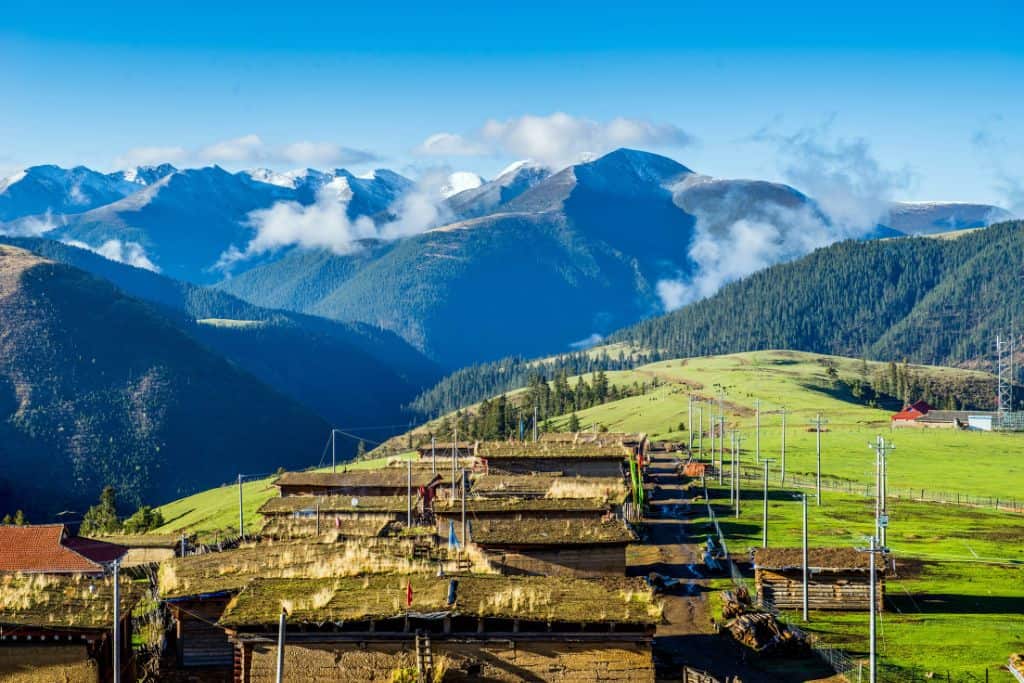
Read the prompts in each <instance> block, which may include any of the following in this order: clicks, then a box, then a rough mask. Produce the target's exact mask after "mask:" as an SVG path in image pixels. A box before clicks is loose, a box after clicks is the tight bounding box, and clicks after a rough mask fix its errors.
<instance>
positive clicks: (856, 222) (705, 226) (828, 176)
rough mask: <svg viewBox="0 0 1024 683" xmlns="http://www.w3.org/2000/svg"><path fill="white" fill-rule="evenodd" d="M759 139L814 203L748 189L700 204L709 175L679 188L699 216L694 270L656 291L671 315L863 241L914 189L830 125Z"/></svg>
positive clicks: (679, 196) (901, 173)
mask: <svg viewBox="0 0 1024 683" xmlns="http://www.w3.org/2000/svg"><path fill="white" fill-rule="evenodd" d="M755 139H756V140H759V141H762V142H769V143H772V144H775V145H776V146H777V147H778V154H779V158H780V160H781V164H782V172H783V174H784V175H785V176H786V178H787V179H788V180H789V181H790V182H791V183H792V184H793V185H795V186H796V187H798V188H799V189H800V190H802V191H804V192H806V193H807V194H808V195H809V196H810V197H811V198H812V202H813V203H796V202H793V201H784V198H785V195H784V194H780V195H779V200H777V201H776V200H772V199H771V195H770V194H769V195H763V196H761V197H760V198H758V197H757V196H756V195H751V194H749V193H750V192H752V190H750V189H747V190H742V185H739V184H737V185H736V186H735V188H733V189H730V190H729V191H726V192H725V193H724V194H722V195H721V196H717V195H714V194H712V195H711V196H712V197H715V200H714V201H706V200H705V201H700V199H699V197H700V195H699V194H695V195H694V196H690V191H691V190H699V189H700V186H701V184H703V183H713V182H717V181H713V180H711V179H708V178H701V177H699V176H691V177H690V178H687V179H686V180H684V181H682V182H681V183H680V184H679V185H677V186H676V187H675V188H674V191H675V199H676V203H677V204H679V205H680V206H681V207H683V208H684V209H686V210H687V211H688V212H689V213H691V214H692V215H694V216H695V217H696V219H697V222H696V225H695V230H694V237H693V241H692V242H691V243H690V247H689V254H688V255H689V258H690V261H691V262H692V263H693V264H694V271H693V272H692V273H689V274H687V275H685V276H680V277H678V278H669V279H664V280H661V281H660V282H658V283H657V284H656V291H657V293H658V296H659V298H660V299H661V302H662V305H663V306H664V307H665V309H666V310H674V309H676V308H679V307H681V306H684V305H686V304H689V303H692V302H694V301H699V300H700V299H703V298H706V297H708V296H711V295H712V294H714V293H715V292H717V291H718V290H719V289H720V288H721V287H722V285H724V284H727V283H729V282H732V281H734V280H738V279H740V278H743V277H746V276H747V275H750V274H751V273H754V272H756V271H758V270H761V269H763V268H766V267H768V266H770V265H773V264H775V263H780V262H783V261H788V260H792V259H794V258H798V257H800V256H803V255H804V254H807V253H808V252H810V251H812V250H814V249H817V248H819V247H823V246H826V245H828V244H831V243H833V242H836V241H839V240H844V239H850V238H855V237H861V236H863V235H865V234H867V233H869V232H870V231H871V230H873V229H874V228H875V226H876V225H878V223H879V222H880V221H881V220H882V219H883V218H884V217H885V216H886V215H887V212H888V210H889V206H890V204H891V202H892V199H893V194H894V192H895V191H897V190H900V189H905V188H907V187H908V186H909V184H910V182H911V179H912V174H911V172H910V171H909V170H907V169H897V170H893V169H887V168H885V167H883V166H882V164H881V163H880V162H879V161H878V160H877V159H876V158H875V157H874V156H873V155H872V153H871V149H870V146H869V145H868V143H867V142H866V141H864V140H863V139H860V138H858V139H854V140H844V139H833V138H832V137H831V136H830V135H829V131H828V125H827V124H826V125H825V126H822V127H819V128H814V129H804V130H801V131H798V132H797V133H795V134H793V135H788V136H785V135H778V134H768V133H765V132H763V131H762V132H761V133H759V134H757V135H756V136H755Z"/></svg>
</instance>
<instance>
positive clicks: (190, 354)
mask: <svg viewBox="0 0 1024 683" xmlns="http://www.w3.org/2000/svg"><path fill="white" fill-rule="evenodd" d="M327 430H328V425H327V423H326V422H325V421H324V420H323V419H322V418H320V417H318V416H317V415H316V414H314V413H313V412H312V411H310V410H308V409H307V408H304V407H303V406H301V405H299V404H298V403H296V402H295V401H293V400H291V399H289V398H287V397H285V396H283V395H282V394H279V393H277V392H276V391H274V390H273V389H271V388H270V387H269V386H267V385H266V384H264V383H263V382H261V381H259V380H258V379H256V378H255V377H253V376H252V375H251V374H248V373H246V372H244V371H242V370H240V369H239V368H238V367H237V366H235V365H234V364H232V363H230V362H228V361H226V360H224V359H223V358H222V357H221V356H219V355H216V354H215V353H213V352H211V351H210V350H209V349H208V348H207V347H205V346H204V345H202V344H200V343H199V342H197V341H196V340H195V339H194V338H193V337H191V336H189V335H187V334H185V333H184V332H182V331H181V329H180V327H179V326H178V323H177V321H174V320H172V319H171V318H169V317H168V316H166V315H164V314H163V313H161V312H160V310H158V309H157V308H155V307H153V306H151V305H149V304H146V303H144V302H141V301H139V300H137V299H133V298H131V297H128V296H126V295H124V294H123V293H122V292H121V291H119V290H118V289H116V288H115V287H113V286H112V285H111V284H109V283H107V282H105V281H103V280H100V279H97V278H95V277H93V276H91V275H89V274H87V273H85V272H83V271H81V270H78V269H76V268H72V267H69V266H65V265H62V264H57V263H54V262H52V261H46V260H44V259H42V258H40V257H38V256H35V255H33V254H31V253H29V252H27V251H24V250H21V249H16V248H12V247H9V246H3V245H0V461H2V462H3V463H4V467H3V468H2V469H0V499H2V500H3V501H4V506H5V507H7V508H9V509H10V510H14V509H16V508H24V509H25V510H26V511H27V512H29V514H30V517H29V518H30V519H33V521H36V520H41V519H45V518H46V517H48V516H49V515H50V514H53V513H55V512H57V511H61V510H72V511H78V512H81V511H83V510H84V506H85V505H86V504H87V503H90V502H93V501H94V500H95V499H96V497H97V496H98V494H99V491H100V489H101V488H102V487H103V486H104V485H105V484H108V483H109V484H113V485H114V486H115V487H116V488H117V489H118V491H119V498H120V499H121V500H123V501H125V502H126V503H128V504H139V503H142V502H144V501H145V502H150V503H152V502H160V501H163V500H167V499H170V498H174V497H175V496H179V495H182V494H183V493H187V492H191V491H195V490H197V489H199V488H201V487H204V486H209V485H210V483H211V482H222V481H228V480H231V479H233V478H234V476H235V474H236V473H237V472H239V471H240V470H241V471H245V472H252V471H272V470H274V469H276V468H277V467H279V466H285V467H288V466H295V465H297V464H299V463H303V462H307V461H308V460H309V459H310V457H311V455H312V454H314V453H319V452H320V450H321V448H322V444H323V438H324V434H326V433H327Z"/></svg>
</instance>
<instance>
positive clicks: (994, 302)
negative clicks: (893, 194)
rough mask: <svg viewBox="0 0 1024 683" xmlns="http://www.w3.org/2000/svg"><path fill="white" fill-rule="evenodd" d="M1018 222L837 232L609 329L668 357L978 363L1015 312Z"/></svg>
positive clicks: (1023, 305) (1022, 260)
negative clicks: (939, 231)
mask: <svg viewBox="0 0 1024 683" xmlns="http://www.w3.org/2000/svg"><path fill="white" fill-rule="evenodd" d="M1022 264H1024V222H1020V221H1016V222H1008V223H1000V224H998V225H995V226H992V227H990V228H987V229H984V230H978V231H974V232H970V233H964V234H960V235H959V236H957V237H956V238H955V239H954V238H946V239H941V238H940V239H936V238H927V237H915V238H905V239H896V240H882V241H874V242H843V243H841V244H836V245H833V246H831V247H826V248H824V249H819V250H817V251H815V252H814V253H812V254H810V255H808V256H806V257H804V258H802V259H799V260H797V261H794V262H792V263H786V264H780V265H776V266H772V267H771V268H767V269H765V270H763V271H760V272H758V273H755V274H754V275H752V276H750V277H747V278H745V279H743V280H740V281H738V282H735V283H732V284H730V285H727V286H726V287H724V288H722V290H721V291H720V292H718V293H717V294H715V295H714V296H712V297H709V298H708V299H705V300H703V301H700V302H697V303H695V304H693V305H690V306H687V307H685V308H682V309H680V310H678V311H675V312H674V313H670V314H668V315H665V316H661V317H658V318H653V319H651V320H647V321H644V322H642V323H639V324H637V325H635V326H633V327H629V328H626V329H624V330H622V331H620V332H618V333H615V334H613V335H611V336H610V337H609V340H610V341H620V342H628V343H631V344H635V345H637V346H641V347H645V348H650V349H656V350H657V351H658V353H659V354H661V355H663V356H666V357H685V356H702V355H710V354H720V353H732V352H736V351H749V350H757V349H794V350H805V351H816V352H821V353H834V354H837V355H846V356H854V357H867V358H873V359H878V360H903V359H908V360H910V361H911V362H919V363H932V364H939V365H967V366H972V365H981V366H987V365H988V364H989V363H990V361H991V358H992V354H993V341H994V339H995V336H996V334H997V333H1002V334H1003V335H1007V334H1009V333H1010V331H1011V329H1010V328H1011V323H1012V321H1013V320H1018V321H1020V320H1024V299H1022V298H1021V297H1020V296H1014V291H1015V287H1014V285H1015V284H1017V283H1018V282H1019V280H1020V269H1021V265H1022Z"/></svg>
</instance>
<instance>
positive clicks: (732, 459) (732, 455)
mask: <svg viewBox="0 0 1024 683" xmlns="http://www.w3.org/2000/svg"><path fill="white" fill-rule="evenodd" d="M735 463H736V435H735V434H733V433H732V432H729V505H732V504H733V497H734V496H735V494H736V472H735V468H736V464H735ZM722 469H725V464H724V463H723V464H722Z"/></svg>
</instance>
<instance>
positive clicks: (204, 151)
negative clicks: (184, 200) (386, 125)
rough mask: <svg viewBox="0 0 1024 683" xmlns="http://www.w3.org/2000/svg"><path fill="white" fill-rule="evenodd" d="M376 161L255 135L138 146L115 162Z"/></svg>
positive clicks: (319, 144)
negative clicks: (193, 144) (193, 145)
mask: <svg viewBox="0 0 1024 683" xmlns="http://www.w3.org/2000/svg"><path fill="white" fill-rule="evenodd" d="M376 158H377V156H376V155H374V154H373V153H371V152H367V151H365V150H360V149H353V148H351V147H345V146H343V145H339V144H337V143H334V142H324V141H311V140H298V141H295V142H290V143H287V144H283V145H269V144H267V143H266V142H264V141H263V139H262V138H261V137H260V136H259V135H256V134H254V133H250V134H249V135H242V136H240V137H237V138H231V139H229V140H220V141H217V142H213V143H211V144H209V145H204V146H202V147H199V148H198V149H186V148H184V147H170V146H168V147H136V148H133V149H130V150H128V151H127V152H125V153H124V154H122V155H121V156H119V157H118V158H117V159H115V161H114V163H115V165H116V167H117V168H122V169H128V168H134V167H135V166H148V165H153V164H158V163H162V162H169V163H173V164H176V165H185V166H188V165H207V164H220V165H223V166H233V167H238V166H242V167H245V166H254V165H264V166H288V167H292V166H320V167H324V166H344V165H350V164H363V163H368V162H370V161H374V160H375V159H376Z"/></svg>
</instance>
